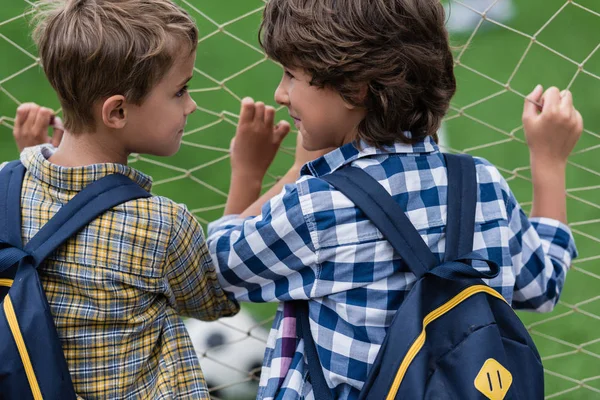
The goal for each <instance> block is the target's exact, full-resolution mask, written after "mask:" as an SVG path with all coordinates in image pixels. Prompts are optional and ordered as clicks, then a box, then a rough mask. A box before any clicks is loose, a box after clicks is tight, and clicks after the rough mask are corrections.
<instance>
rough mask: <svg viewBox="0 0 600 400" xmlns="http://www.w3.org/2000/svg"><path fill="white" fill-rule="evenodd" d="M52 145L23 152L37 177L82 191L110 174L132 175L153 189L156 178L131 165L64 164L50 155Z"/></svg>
mask: <svg viewBox="0 0 600 400" xmlns="http://www.w3.org/2000/svg"><path fill="white" fill-rule="evenodd" d="M54 150H55V149H54V148H53V147H52V146H51V145H48V144H43V145H40V146H35V147H28V148H26V149H25V150H23V152H22V153H21V163H23V165H24V166H25V168H26V169H27V171H28V172H29V173H30V174H31V175H33V176H34V177H35V178H36V179H39V180H40V181H42V182H44V183H46V184H48V185H50V186H54V187H58V188H60V189H64V190H73V191H80V190H82V189H83V188H85V187H86V186H87V185H89V184H90V183H92V182H94V181H97V180H98V179H100V178H102V177H105V176H107V175H110V174H115V173H117V174H121V175H125V176H126V177H128V178H130V179H131V180H133V181H134V182H136V183H137V184H138V185H140V186H141V187H142V188H143V189H144V190H146V191H148V192H150V190H151V189H152V178H151V177H149V176H148V175H145V174H143V173H141V172H139V171H137V170H135V169H133V168H131V167H129V166H127V165H123V164H117V163H104V164H92V165H86V166H84V167H61V166H60V165H56V164H52V163H51V162H50V161H48V158H50V156H52V154H53V153H54Z"/></svg>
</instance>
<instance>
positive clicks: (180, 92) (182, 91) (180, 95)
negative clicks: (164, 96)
mask: <svg viewBox="0 0 600 400" xmlns="http://www.w3.org/2000/svg"><path fill="white" fill-rule="evenodd" d="M187 91H188V86H187V85H185V86H184V87H183V88H181V90H180V91H179V92H177V93H175V96H177V97H182V96H183V95H184V94H185V93H186V92H187Z"/></svg>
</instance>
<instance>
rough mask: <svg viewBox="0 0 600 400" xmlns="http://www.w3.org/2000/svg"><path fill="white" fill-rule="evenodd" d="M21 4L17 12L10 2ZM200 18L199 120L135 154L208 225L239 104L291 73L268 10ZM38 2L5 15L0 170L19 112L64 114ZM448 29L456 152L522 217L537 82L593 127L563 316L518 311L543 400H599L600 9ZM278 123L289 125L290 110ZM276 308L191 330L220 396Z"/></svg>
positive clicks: (239, 394)
mask: <svg viewBox="0 0 600 400" xmlns="http://www.w3.org/2000/svg"><path fill="white" fill-rule="evenodd" d="M6 3H10V4H6ZM179 3H180V4H181V5H182V6H183V7H184V8H186V9H187V10H188V11H189V12H190V13H191V15H192V16H193V17H194V18H195V19H196V20H197V22H198V25H199V28H200V32H201V38H200V40H199V43H198V59H197V63H196V76H195V78H194V79H193V80H192V82H191V84H190V85H191V88H192V89H191V93H192V96H193V97H194V99H195V100H196V102H197V103H198V111H197V112H196V113H195V114H193V115H192V116H191V117H190V119H189V121H188V130H187V131H186V133H185V137H184V141H183V145H182V148H181V150H180V152H179V153H178V154H177V155H176V156H174V157H171V158H166V159H165V158H156V157H150V156H145V155H133V156H132V157H131V159H130V162H131V164H132V165H133V166H134V167H136V168H138V169H140V170H142V171H144V172H146V173H149V174H150V175H152V176H153V177H154V179H155V183H154V193H155V194H160V195H166V196H169V197H171V198H173V199H175V200H176V201H179V202H183V203H186V204H187V205H188V207H189V208H190V209H191V210H192V212H193V213H194V214H195V215H196V216H197V218H198V219H199V220H200V221H201V222H202V223H203V224H206V223H207V222H209V221H211V220H215V219H216V218H218V217H220V216H221V214H222V212H223V208H224V204H225V200H226V196H227V190H228V186H229V175H230V169H229V153H228V148H229V142H230V140H231V138H232V137H233V135H234V132H235V126H236V123H237V119H238V112H239V101H240V100H241V98H242V97H245V96H251V97H253V98H255V99H260V100H267V101H269V100H270V99H272V96H273V90H274V88H275V87H276V84H277V82H278V80H279V78H280V73H281V72H280V69H279V67H278V66H277V65H275V64H274V63H272V62H271V61H269V60H267V59H266V57H265V56H264V54H263V53H262V51H261V50H260V48H259V47H258V44H257V39H256V38H257V30H258V25H259V22H260V17H261V14H262V9H263V6H264V2H263V1H261V0H227V1H219V2H215V1H208V0H181V1H180V2H179ZM33 4H34V3H33V2H29V1H21V0H12V1H10V2H7V1H5V2H3V4H2V7H0V144H1V146H0V161H4V160H8V159H13V158H16V157H17V151H16V147H15V146H14V144H13V143H12V136H11V131H12V124H13V123H14V119H13V116H14V113H15V109H16V107H17V106H18V105H19V104H21V103H22V102H27V101H35V102H37V103H41V104H44V105H47V106H50V107H53V108H54V109H55V110H56V111H57V112H59V113H60V110H59V106H58V102H57V100H56V98H55V96H54V94H53V93H52V91H51V88H50V87H49V85H48V84H47V83H46V81H45V79H44V77H43V74H42V72H41V69H40V68H39V64H38V59H37V57H36V52H35V48H34V46H33V45H32V43H31V40H30V39H29V34H28V32H29V27H28V16H29V15H30V14H31V6H32V5H33ZM448 7H449V11H450V12H449V19H448V26H449V29H450V30H451V38H452V41H453V44H454V45H456V47H457V50H456V53H455V56H456V75H457V78H458V87H459V89H458V93H457V95H456V97H455V98H454V99H453V102H452V106H451V111H450V112H449V114H448V116H447V118H446V119H445V124H444V127H443V131H444V132H443V134H442V139H443V140H442V144H443V147H444V148H445V149H446V150H451V151H457V152H467V153H470V154H473V155H477V156H482V157H485V158H487V159H488V160H490V161H491V162H492V163H494V164H495V165H497V166H498V168H499V169H500V171H501V172H502V173H503V174H504V176H505V177H506V179H507V180H508V181H509V183H510V185H511V188H512V189H513V191H514V192H515V194H516V196H517V198H518V199H519V200H520V201H521V204H522V205H523V207H524V208H525V209H526V210H527V209H528V208H529V207H530V206H531V179H530V170H529V166H528V152H527V148H526V146H525V141H524V136H523V131H522V125H521V122H520V114H521V109H522V104H523V99H524V96H525V95H526V93H529V91H531V89H532V88H533V87H534V86H535V84H537V83H541V84H543V85H544V86H545V87H548V86H550V85H556V86H558V87H559V88H561V89H564V88H568V89H570V90H571V91H572V92H573V94H574V98H575V102H576V106H577V107H578V108H579V109H580V111H581V113H582V115H583V117H584V120H585V124H586V129H585V131H584V133H583V135H582V138H581V140H580V142H579V144H578V145H577V147H576V149H575V152H574V153H573V155H572V157H571V158H570V161H569V165H568V171H567V173H568V182H567V186H568V212H569V221H570V226H571V228H572V230H573V233H574V236H575V239H576V241H577V244H578V248H579V252H580V256H579V258H578V259H577V260H576V261H575V262H574V264H573V266H572V268H571V270H570V272H569V274H568V277H567V282H566V286H565V290H564V292H563V295H562V297H561V301H560V303H559V305H558V306H557V307H556V309H555V311H554V312H552V313H550V314H542V315H532V314H526V313H521V314H520V316H521V318H522V319H523V320H524V322H525V323H526V325H527V326H528V328H529V330H530V332H531V334H532V336H533V338H534V340H535V341H536V344H537V346H538V349H539V350H540V353H541V355H542V358H543V361H544V365H545V371H546V398H548V399H550V398H557V399H590V398H600V334H599V333H598V332H600V291H599V290H598V287H600V286H599V285H600V270H599V268H598V260H600V250H598V249H599V247H598V245H599V243H600V164H598V161H597V159H598V157H599V156H600V135H599V134H598V132H600V116H599V115H600V114H599V113H598V112H597V111H598V109H600V100H599V95H598V94H599V93H600V51H599V49H600V2H598V0H579V1H571V0H568V1H566V0H513V1H511V0H460V1H459V0H455V1H452V2H451V3H450V5H449V6H448ZM278 117H280V118H286V117H287V112H286V110H285V109H283V110H282V109H278ZM293 136H294V135H293V134H292V135H290V137H288V138H287V139H286V141H285V142H284V146H283V148H282V150H281V152H280V155H279V156H278V157H277V159H276V161H275V163H274V165H273V167H272V168H271V169H270V171H269V174H268V177H267V178H266V179H265V184H264V187H265V189H266V188H268V187H270V186H271V185H272V184H273V183H274V182H275V181H276V179H277V177H278V176H280V175H282V174H283V173H284V172H285V171H286V169H287V167H288V166H289V165H291V163H292V157H293V145H294V143H295V138H294V137H293ZM273 311H274V308H273V307H272V306H266V307H260V306H258V307H256V306H254V307H252V306H247V307H245V310H244V312H243V313H242V314H241V315H240V316H238V317H235V318H233V319H227V320H223V321H219V322H215V323H209V324H207V323H201V322H196V321H188V327H189V328H190V331H191V332H192V336H193V340H194V344H195V346H196V347H197V350H198V353H199V356H200V358H201V364H202V367H203V370H204V372H205V375H206V378H207V381H208V382H209V385H210V386H211V394H212V395H213V396H214V398H222V399H242V398H251V397H253V395H254V394H255V393H256V382H257V377H258V374H259V372H260V362H261V360H262V352H263V350H264V344H265V339H266V335H267V331H268V328H269V325H270V322H271V320H272V315H273Z"/></svg>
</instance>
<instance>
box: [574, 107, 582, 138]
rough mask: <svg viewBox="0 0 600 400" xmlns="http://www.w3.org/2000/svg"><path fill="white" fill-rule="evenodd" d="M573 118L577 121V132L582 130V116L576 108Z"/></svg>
mask: <svg viewBox="0 0 600 400" xmlns="http://www.w3.org/2000/svg"><path fill="white" fill-rule="evenodd" d="M575 119H576V121H577V128H576V129H577V132H578V133H581V132H582V131H583V117H582V116H581V113H580V112H579V111H577V110H575Z"/></svg>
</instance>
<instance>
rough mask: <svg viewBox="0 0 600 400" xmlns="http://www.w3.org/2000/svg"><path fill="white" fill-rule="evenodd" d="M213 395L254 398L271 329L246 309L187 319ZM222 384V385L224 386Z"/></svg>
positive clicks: (227, 397) (230, 397)
mask: <svg viewBox="0 0 600 400" xmlns="http://www.w3.org/2000/svg"><path fill="white" fill-rule="evenodd" d="M185 326H186V328H187V330H188V332H189V334H190V337H191V338H192V343H193V345H194V349H195V350H196V353H197V354H198V359H199V360H200V366H201V367H202V372H204V378H205V379H206V382H207V384H208V387H209V388H213V387H217V388H218V389H217V390H216V391H213V390H211V392H210V395H211V397H215V398H219V399H227V400H230V399H235V400H238V399H239V400H241V399H254V398H256V392H257V390H258V378H259V376H260V368H261V366H262V361H263V356H264V353H265V343H266V341H267V336H268V331H267V330H266V329H265V328H264V327H262V326H260V325H258V324H257V323H256V321H255V320H254V319H253V318H252V316H250V314H248V313H247V312H245V311H243V310H242V311H240V313H239V314H237V315H236V316H234V317H231V318H223V319H220V320H219V321H216V322H203V321H198V320H195V319H191V318H190V319H186V320H185ZM221 386H222V388H221Z"/></svg>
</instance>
